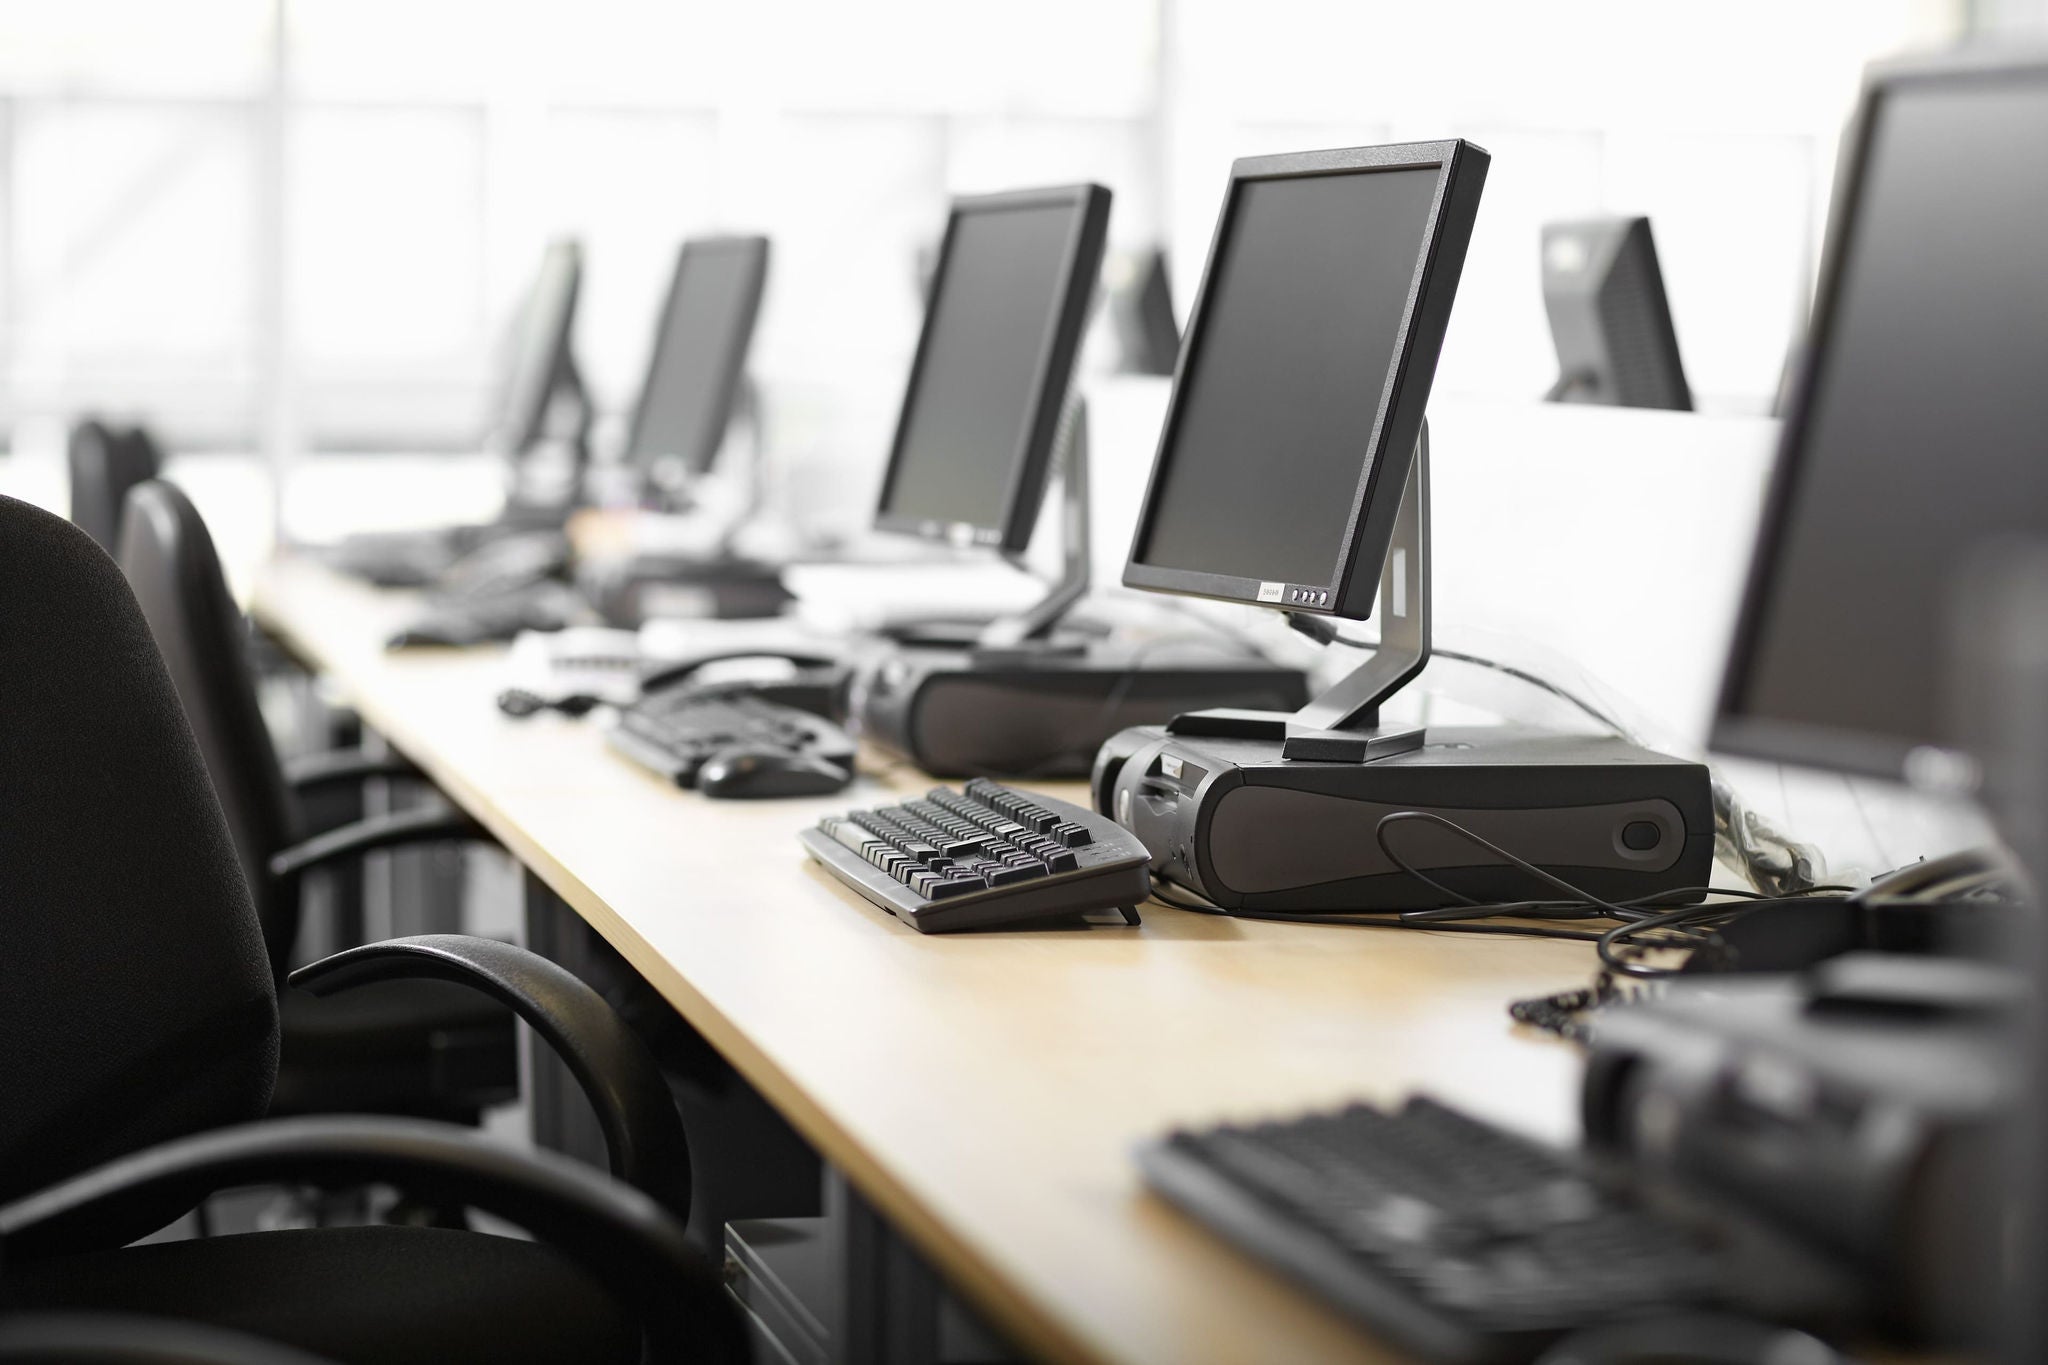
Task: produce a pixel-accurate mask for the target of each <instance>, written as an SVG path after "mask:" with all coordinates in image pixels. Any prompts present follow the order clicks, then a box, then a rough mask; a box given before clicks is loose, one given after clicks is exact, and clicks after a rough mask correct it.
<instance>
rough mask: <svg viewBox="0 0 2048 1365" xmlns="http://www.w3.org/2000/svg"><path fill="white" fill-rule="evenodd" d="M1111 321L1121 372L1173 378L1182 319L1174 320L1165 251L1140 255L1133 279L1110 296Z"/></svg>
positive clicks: (1170, 283) (1154, 248) (1170, 281)
mask: <svg viewBox="0 0 2048 1365" xmlns="http://www.w3.org/2000/svg"><path fill="white" fill-rule="evenodd" d="M1110 320H1111V322H1112V324H1113V325H1114V327H1115V329H1116V336H1117V349H1118V350H1119V351H1120V352H1121V355H1120V356H1119V367H1120V368H1121V369H1122V370H1124V371H1125V372H1126V373H1129V374H1153V375H1166V376H1169V377H1171V376H1172V374H1173V371H1174V367H1175V366H1176V364H1177V363H1178V362H1179V360H1180V319H1179V318H1177V317H1175V316H1174V311H1173V281H1172V279H1171V277H1170V276H1168V274H1167V271H1166V253H1165V252H1164V251H1161V250H1160V249H1159V248H1157V247H1153V248H1151V249H1150V250H1148V251H1145V252H1142V253H1140V254H1139V256H1138V258H1137V259H1136V261H1135V262H1133V264H1132V266H1131V270H1130V278H1128V279H1127V280H1124V281H1123V282H1122V284H1121V285H1120V286H1119V287H1118V288H1117V289H1116V290H1115V291H1114V292H1113V293H1112V295H1111V298H1110Z"/></svg>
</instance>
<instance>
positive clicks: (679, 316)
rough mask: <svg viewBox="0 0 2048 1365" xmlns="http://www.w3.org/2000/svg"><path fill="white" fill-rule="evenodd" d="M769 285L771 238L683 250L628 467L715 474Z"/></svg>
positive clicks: (724, 240) (700, 243) (703, 242)
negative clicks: (715, 466) (712, 469)
mask: <svg viewBox="0 0 2048 1365" xmlns="http://www.w3.org/2000/svg"><path fill="white" fill-rule="evenodd" d="M767 281H768V239H767V238H766V237H699V238H695V239H693V240H691V241H687V242H685V243H683V247H682V251H681V253H680V254H679V255H678V256H677V257H676V270H675V275H674V277H673V278H672V279H671V280H670V281H669V289H668V301H667V302H666V303H665V304H664V305H663V307H662V310H661V320H660V322H659V324H658V325H657V326H656V329H655V334H654V350H653V352H652V354H651V355H650V357H649V359H648V362H647V377H646V379H645V380H643V381H642V383H641V386H640V401H639V402H638V403H637V404H635V405H634V408H633V428H632V431H631V433H630V434H629V435H628V437H627V439H626V460H627V462H628V463H629V464H631V465H633V466H635V467H636V468H638V469H640V470H641V471H643V472H644V473H647V474H649V475H652V474H654V473H655V472H656V471H657V470H662V469H672V470H673V471H674V472H675V473H676V474H679V475H682V476H685V477H696V476H699V475H702V474H704V473H706V472H708V471H709V470H710V468H711V465H712V462H713V461H714V460H715V459H717V457H718V450H719V447H720V446H721V445H723V444H724V442H725V431H726V427H727V425H728V424H729V423H730V422H731V420H732V414H733V408H734V405H735V404H736V403H737V402H738V399H739V393H740V386H741V385H742V384H743V383H744V382H745V380H746V373H747V348H748V346H749V345H750V344H751V343H752V341H753V338H754V323H755V321H756V319H757V318H758V317H759V316H760V312H761V295H762V291H763V290H764V288H765V287H766V285H767Z"/></svg>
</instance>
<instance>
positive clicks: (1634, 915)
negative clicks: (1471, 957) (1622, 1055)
mask: <svg viewBox="0 0 2048 1365" xmlns="http://www.w3.org/2000/svg"><path fill="white" fill-rule="evenodd" d="M1413 820H1421V821H1425V822H1427V823H1430V824H1434V825H1438V826H1440V827H1442V828H1444V829H1446V830H1448V831H1450V832H1451V833H1452V834H1454V835H1456V836H1458V837H1460V838H1462V839H1465V840H1467V841H1468V842H1470V843H1472V844H1475V845H1477V846H1478V847H1480V848H1483V849H1485V850H1486V851H1487V852H1489V853H1491V854H1493V855H1494V856H1495V857H1496V858H1497V859H1499V860H1500V862H1501V863H1502V864H1505V865H1507V866H1510V867H1514V868H1516V869H1518V870H1520V871H1523V872H1526V873H1528V874H1529V875H1530V876H1532V877H1533V878H1535V879H1536V880H1537V881H1539V882H1542V883H1543V884H1545V885H1547V886H1550V887H1553V888H1556V889H1557V890H1560V891H1562V892H1564V893H1565V894H1566V895H1567V896H1569V897H1571V898H1572V899H1569V900H1552V901H1540V900H1527V901H1495V902H1485V901H1480V900H1477V899H1475V898H1473V897H1471V896H1467V895H1465V894H1464V893H1462V892H1460V891H1457V890H1455V889H1454V888H1452V887H1449V886H1446V885H1444V884H1443V883H1441V882H1439V881H1437V880H1436V879H1435V878H1433V877H1431V876H1429V875H1428V874H1427V873H1425V872H1423V871H1422V870H1421V869H1420V868H1418V867H1416V866H1415V865H1414V864H1413V863H1411V862H1409V861H1408V860H1407V859H1406V858H1404V857H1402V856H1401V854H1400V853H1399V852H1397V851H1396V850H1395V849H1394V848H1393V847H1392V846H1391V845H1390V844H1389V843H1388V840H1387V832H1388V830H1389V829H1390V828H1391V827H1392V826H1394V825H1396V824H1400V823H1404V822H1407V821H1413ZM1373 837H1374V840H1375V842H1376V843H1378V845H1379V847H1380V851H1381V852H1382V853H1384V854H1385V855H1386V857H1387V858H1388V860H1389V861H1390V862H1392V863H1393V864H1394V865H1395V866H1397V867H1399V868H1400V869H1401V870H1402V871H1403V872H1405V873H1407V874H1408V875H1409V876H1411V877H1413V878H1415V879H1416V880H1417V881H1419V882H1421V883H1423V884H1424V885H1425V886H1429V887H1431V888H1433V889H1434V890H1436V891H1437V893H1438V894H1440V895H1443V896H1445V897H1447V898H1449V899H1450V900H1452V901H1455V902H1457V904H1454V905H1451V906H1439V907H1431V908H1428V909H1421V910H1405V911H1396V910H1359V909H1353V910H1332V911H1328V912H1322V913H1312V912H1295V911H1285V910H1245V909H1238V910H1227V909H1224V908H1223V907H1221V906H1218V905H1214V904H1211V903H1207V902H1200V901H1193V900H1187V899H1182V898H1181V897H1178V896H1174V895H1170V894H1167V893H1166V892H1165V891H1164V890H1163V889H1162V888H1163V887H1164V886H1165V885H1166V883H1164V882H1163V880H1162V879H1161V878H1159V877H1157V876H1155V877H1154V878H1153V880H1152V899H1154V900H1156V901H1158V902H1159V903H1160V904H1161V905H1165V906H1168V907H1170V908H1172V909H1176V910H1186V911H1190V912H1193V913H1195V914H1202V915H1218V916H1223V917H1226V918H1232V919H1247V920H1263V921H1268V922H1273V923H1283V924H1347V925H1355V926H1358V927H1362V928H1379V929H1411V930H1434V931H1438V932H1442V933H1470V934H1495V935H1502V936H1514V937H1523V938H1552V939H1564V940H1569V941H1572V942H1577V943H1591V944H1593V945H1594V950H1595V952H1597V953H1598V955H1599V957H1600V960H1601V962H1602V963H1603V964H1604V965H1605V966H1606V967H1607V968H1608V969H1609V970H1611V971H1615V972H1620V973H1623V974H1625V975H1628V976H1631V977H1637V978H1654V977H1660V976H1665V975H1668V974H1669V973H1670V972H1671V971H1672V970H1673V969H1671V968H1666V967H1659V966H1653V965H1651V964H1649V963H1645V962H1641V961H1639V960H1637V958H1636V957H1634V956H1631V954H1632V953H1633V954H1640V953H1642V952H1644V951H1649V950H1655V949H1670V950H1687V949H1690V950H1692V951H1693V952H1700V951H1706V952H1711V953H1717V954H1729V953H1731V952H1732V950H1730V949H1729V947H1728V945H1727V942H1726V941H1725V940H1724V939H1722V938H1721V936H1720V935H1719V934H1718V933H1716V932H1715V930H1716V929H1717V928H1718V927H1719V926H1720V925H1721V924H1724V923H1726V922H1727V921H1728V920H1729V919H1730V918H1731V917H1733V916H1736V915H1741V914H1747V913H1749V912H1750V911H1752V910H1758V909H1765V908H1768V907H1772V906H1778V905H1785V904H1791V903H1807V904H1812V903H1815V902H1825V901H1830V900H1840V899H1842V898H1843V897H1841V896H1839V895H1834V896H1830V895H1826V894H1822V893H1826V892H1838V891H1847V890H1848V888H1846V887H1825V888H1816V889H1815V893H1809V894H1804V895H1799V896H1768V895H1765V894H1763V893H1760V892H1754V891H1742V890H1722V889H1720V888H1715V887H1702V886H1692V887H1675V888H1669V889H1666V890H1664V891H1660V892H1657V893H1655V894H1653V895H1648V896H1640V897H1636V898H1634V899H1631V900H1623V901H1610V900H1606V899H1604V898H1603V897H1600V896H1596V895H1594V894H1593V893H1592V892H1590V891H1587V890H1585V889H1584V888H1582V887H1579V886H1575V885H1573V884H1572V883H1571V882H1568V881H1566V880H1565V879H1564V878H1562V877H1559V876H1556V875H1554V874H1553V873H1550V872H1547V871H1545V870H1544V869H1543V868H1541V867H1538V866H1536V865H1535V864H1534V863H1531V862H1529V861H1527V860H1526V859H1524V858H1520V857H1518V856H1516V855H1515V854H1513V853H1511V852H1509V851H1508V850H1507V849H1504V848H1502V847H1501V846H1500V845H1498V844H1495V843H1493V842H1492V841H1491V840H1489V839H1486V838H1484V837H1483V836H1481V835H1479V834H1477V833H1475V832H1473V831H1472V830H1469V829H1466V828H1465V827H1464V826H1462V825H1460V824H1458V823H1457V822H1456V821H1454V820H1449V819H1446V818H1445V817H1443V816H1441V815H1437V814H1435V813H1434V812H1430V811H1395V812H1393V813H1392V814H1389V815H1386V816H1383V817H1381V819H1380V821H1379V822H1378V824H1377V825H1375V826H1374V828H1373ZM1709 895H1723V896H1727V897H1729V898H1730V900H1731V901H1732V902H1733V903H1730V901H1721V902H1718V903H1706V904H1699V903H1681V904H1677V905H1673V902H1674V901H1675V900H1677V899H1678V898H1681V897H1688V896H1709ZM1503 918H1527V919H1596V918H1604V919H1610V920H1613V921H1614V922H1615V923H1614V925H1613V927H1612V928H1609V929H1605V930H1599V931H1595V930H1590V929H1583V930H1580V929H1557V928H1551V927H1549V926H1544V925H1529V924H1481V923H1476V922H1475V921H1477V920H1480V919H1487V920H1495V919H1503ZM1652 934H1659V935H1662V937H1658V938H1654V939H1652V938H1648V936H1649V935H1652Z"/></svg>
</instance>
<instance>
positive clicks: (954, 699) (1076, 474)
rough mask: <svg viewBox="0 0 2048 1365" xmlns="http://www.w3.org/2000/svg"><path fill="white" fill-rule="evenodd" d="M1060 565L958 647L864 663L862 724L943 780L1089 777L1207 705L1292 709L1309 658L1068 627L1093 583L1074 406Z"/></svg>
mask: <svg viewBox="0 0 2048 1365" xmlns="http://www.w3.org/2000/svg"><path fill="white" fill-rule="evenodd" d="M1055 454H1056V456H1057V458H1058V460H1059V464H1060V468H1061V484H1062V502H1061V507H1062V513H1063V515H1062V523H1063V524H1062V537H1061V540H1062V545H1061V550H1062V566H1061V571H1060V575H1059V577H1058V578H1057V579H1055V580H1054V581H1053V582H1052V584H1051V585H1050V586H1049V587H1048V588H1047V590H1046V594H1045V596H1044V597H1043V598H1041V599H1040V600H1039V601H1037V602H1035V603H1033V604H1032V605H1031V606H1030V607H1028V608H1026V609H1025V610H1023V611H1021V612H1017V613H1015V614H1012V615H1008V616H1003V617H1000V618H998V619H997V620H995V621H992V622H990V623H989V624H988V625H986V626H984V627H982V628H981V629H980V630H979V631H977V632H975V633H974V634H973V635H972V636H971V637H970V638H967V639H965V640H963V641H962V642H961V643H960V644H958V645H956V646H955V647H953V648H933V647H930V646H927V645H922V644H911V645H906V644H903V643H902V642H900V641H898V642H894V643H892V644H891V645H890V646H888V647H885V648H884V649H882V650H881V651H879V652H877V653H876V654H874V655H872V656H871V657H869V658H867V659H865V660H863V661H862V662H861V663H860V664H859V665H858V668H857V673H856V681H855V684H854V687H853V696H854V697H855V698H856V699H857V700H856V703H855V710H856V712H857V714H858V716H859V718H860V723H861V730H862V733H863V734H864V735H866V736H867V737H868V738H870V739H873V740H875V741H876V742H877V743H879V744H881V745H882V746H883V747H884V748H887V749H891V750H893V751H895V752H897V753H899V754H902V755H904V756H905V757H907V758H909V759H910V760H912V761H913V762H915V763H916V764H917V765H918V766H919V767H921V768H923V769H924V770H925V771H926V772H928V773H931V774H933V775H934V776H938V777H974V776H990V777H1011V778H1068V777H1084V776H1086V775H1087V773H1088V770H1089V766H1090V764H1091V763H1092V762H1093V761H1094V757H1095V751H1096V749H1097V747H1098V746H1100V745H1101V743H1102V742H1103V741H1104V740H1105V739H1107V738H1108V737H1109V736H1111V735H1113V734H1115V733H1116V732H1117V731H1119V730H1122V729H1124V728H1126V727H1128V726H1132V725H1147V724H1157V723H1159V722H1161V721H1164V720H1166V719H1167V718H1168V717H1170V716H1174V715H1177V714H1180V713H1182V712H1185V711H1190V710H1192V709H1195V708H1199V707H1205V706H1219V705H1220V706H1226V707H1228V706H1242V707H1292V706H1298V705H1300V704H1301V703H1302V702H1303V701H1304V700H1305V699H1306V698H1307V695H1308V687H1307V680H1306V679H1305V678H1304V677H1303V675H1302V673H1301V672H1300V670H1298V669H1290V668H1282V667H1279V666H1277V665H1275V664H1272V663H1269V662H1267V661H1266V660H1264V659H1261V658H1256V657H1220V656H1212V657H1207V658H1200V659H1194V660H1190V661H1185V662H1175V661H1171V660H1167V659H1162V658H1159V657H1157V656H1156V655H1155V654H1153V653H1152V652H1150V651H1148V650H1147V648H1146V647H1145V646H1143V645H1131V644H1125V643H1121V642H1118V641H1115V640H1105V639H1099V638H1093V639H1091V638H1086V637H1080V636H1077V634H1076V633H1075V632H1073V631H1070V630H1062V629H1061V626H1062V624H1063V622H1064V621H1065V618H1066V616H1067V614H1068V612H1070V611H1071V610H1072V609H1073V607H1074V605H1075V604H1076V603H1077V602H1079V601H1080V600H1081V599H1082V598H1083V597H1084V596H1086V594H1087V592H1088V582H1089V566H1088V546H1089V512H1088V415H1087V409H1086V406H1085V404H1084V403H1083V402H1082V400H1080V399H1078V398H1077V399H1074V400H1073V401H1072V402H1070V403H1069V405H1068V407H1067V410H1066V412H1065V413H1064V414H1063V415H1062V421H1061V428H1060V441H1059V446H1058V449H1057V450H1056V452H1055Z"/></svg>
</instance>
